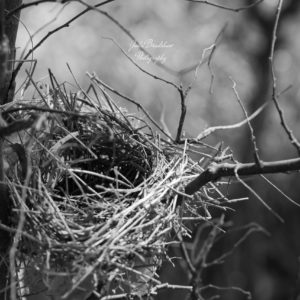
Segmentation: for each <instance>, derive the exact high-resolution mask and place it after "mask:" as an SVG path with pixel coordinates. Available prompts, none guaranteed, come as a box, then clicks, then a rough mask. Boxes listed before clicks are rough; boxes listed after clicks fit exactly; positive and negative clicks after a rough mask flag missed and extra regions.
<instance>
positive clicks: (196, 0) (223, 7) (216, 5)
mask: <svg viewBox="0 0 300 300" xmlns="http://www.w3.org/2000/svg"><path fill="white" fill-rule="evenodd" d="M185 1H187V2H196V3H199V4H206V5H210V6H214V7H217V8H221V9H225V10H230V11H234V12H240V11H243V10H246V9H249V8H251V7H253V6H255V5H257V4H259V3H261V2H263V1H264V0H256V1H255V2H253V3H251V4H249V5H247V6H242V7H238V8H232V7H227V6H223V5H220V4H216V3H212V2H209V1H205V0H185Z"/></svg>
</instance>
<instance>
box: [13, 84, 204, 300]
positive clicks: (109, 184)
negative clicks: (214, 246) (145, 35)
mask: <svg viewBox="0 0 300 300" xmlns="http://www.w3.org/2000/svg"><path fill="white" fill-rule="evenodd" d="M60 92H61V90H60ZM75 98H76V96H74V95H73V96H72V95H71V96H70V95H67V94H63V96H62V95H61V94H60V93H58V92H56V93H54V90H53V91H52V98H51V99H52V100H51V101H52V102H51V109H49V112H44V113H43V114H42V117H40V119H39V120H40V121H39V122H37V123H38V125H36V126H35V127H34V128H32V129H31V130H29V131H28V132H27V133H24V134H23V145H22V147H24V149H25V150H26V151H27V153H28V155H29V158H30V159H29V160H28V161H30V164H29V163H28V165H27V169H26V170H24V168H25V167H24V164H20V163H19V162H16V163H15V166H14V168H13V170H12V171H11V173H10V174H8V180H9V186H10V193H11V198H12V203H13V206H14V212H15V213H14V216H13V220H12V223H13V225H12V226H14V227H16V226H19V227H20V228H21V229H22V234H21V237H20V240H19V242H18V244H17V245H16V247H17V248H18V251H17V257H16V259H17V261H18V274H19V282H22V285H23V286H21V284H20V286H19V289H20V290H19V295H21V294H24V293H25V294H26V293H27V294H28V293H29V294H38V295H39V293H41V294H40V295H42V294H43V293H45V290H46V293H47V295H52V297H54V299H87V298H88V297H92V295H97V299H101V297H105V296H107V295H115V297H116V296H117V295H124V294H133V295H142V294H147V293H154V292H155V287H156V286H158V285H159V284H160V281H159V278H158V276H157V275H156V271H157V270H158V268H159V267H160V265H161V262H162V259H163V258H164V257H165V249H166V245H167V244H168V243H169V242H170V241H171V239H170V236H171V234H172V232H173V233H174V232H175V231H176V232H181V233H184V232H186V229H185V226H184V225H183V224H182V217H183V216H185V215H189V216H192V217H195V218H198V217H199V219H201V218H203V217H201V213H200V212H201V210H203V207H205V206H206V204H205V201H204V200H203V198H201V196H200V194H198V195H197V194H196V195H194V196H193V197H186V199H187V200H186V201H185V202H184V205H183V207H180V208H179V207H178V205H177V204H178V203H177V201H178V197H179V195H182V191H183V187H184V186H185V185H186V184H187V183H188V182H189V181H190V180H191V179H193V178H194V177H195V176H197V175H198V174H199V172H201V171H202V169H201V167H200V166H199V164H198V163H195V162H194V161H192V160H191V159H190V158H189V157H188V156H187V155H186V152H185V151H186V147H181V148H179V147H177V146H174V145H171V144H169V143H168V142H167V141H164V140H162V139H161V138H160V137H159V136H158V135H157V134H154V133H153V132H152V129H151V127H150V126H149V125H148V124H147V123H145V122H144V121H143V118H140V117H138V115H132V114H129V113H128V112H127V111H126V110H124V109H122V110H121V109H119V108H117V106H114V105H112V103H109V105H107V103H106V104H104V103H99V104H98V105H95V104H94V102H92V101H88V100H87V99H84V101H83V100H82V99H81V100H80V99H78V98H76V101H75V102H76V103H75V104H74V103H73V104H72V107H71V108H70V102H71V99H75ZM30 104H31V106H32V103H30ZM36 106H37V107H39V108H40V109H42V108H43V109H44V110H47V109H48V108H49V106H45V105H44V104H41V102H38V103H36ZM22 107H23V110H22V111H25V112H22V113H18V114H17V115H16V116H15V117H18V118H20V117H22V118H26V117H27V116H28V114H29V113H30V112H31V111H30V108H29V107H28V108H27V109H26V110H24V107H26V103H24V104H23V106H22ZM18 108H20V106H18ZM56 112H57V113H56ZM59 112H60V113H59ZM41 120H42V121H41ZM22 174H23V176H22ZM24 174H27V176H24ZM199 193H200V192H199ZM179 210H181V213H180V214H179ZM55 297H56V298H55ZM120 297H121V296H120ZM90 299H92V298H90Z"/></svg>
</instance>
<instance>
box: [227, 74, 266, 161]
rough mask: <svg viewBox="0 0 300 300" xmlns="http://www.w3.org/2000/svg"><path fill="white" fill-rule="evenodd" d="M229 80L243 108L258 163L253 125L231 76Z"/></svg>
mask: <svg viewBox="0 0 300 300" xmlns="http://www.w3.org/2000/svg"><path fill="white" fill-rule="evenodd" d="M229 78H230V80H231V81H232V83H233V86H232V89H233V92H234V94H235V97H236V99H237V101H238V103H239V105H240V106H241V108H242V110H243V113H244V115H245V118H246V120H247V124H248V127H249V130H250V134H251V141H252V145H253V150H254V159H255V162H256V163H257V164H258V165H260V158H259V154H258V147H257V143H256V137H255V134H254V130H253V127H252V125H251V123H250V121H249V117H248V113H247V110H246V108H245V106H244V104H243V102H242V100H241V98H240V95H239V93H238V91H237V89H236V82H235V81H234V80H233V79H232V78H231V77H229Z"/></svg>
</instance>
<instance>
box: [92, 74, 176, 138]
mask: <svg viewBox="0 0 300 300" xmlns="http://www.w3.org/2000/svg"><path fill="white" fill-rule="evenodd" d="M87 75H88V76H89V78H90V79H91V80H92V81H95V82H96V83H98V84H100V85H102V86H104V87H105V88H107V89H108V90H109V91H111V92H112V93H114V94H116V95H118V96H120V97H122V98H123V99H125V100H126V101H128V102H130V103H132V104H134V105H136V106H137V108H138V109H140V110H141V111H142V112H143V113H144V114H145V115H146V117H147V118H148V119H149V120H150V121H151V122H152V123H153V124H154V125H155V126H156V127H157V128H158V129H159V130H160V131H161V132H162V133H163V134H164V135H166V136H167V137H168V138H169V139H171V141H174V140H173V138H172V137H171V136H169V135H168V134H167V133H166V132H165V131H164V130H163V128H161V127H160V126H159V124H158V123H157V122H156V121H155V120H154V119H153V118H152V117H151V115H150V114H149V113H148V112H147V111H146V109H145V108H144V107H143V106H142V105H141V104H140V103H138V102H136V101H135V100H133V99H131V98H129V97H127V96H125V95H123V94H121V93H120V92H118V91H117V90H115V89H113V88H111V87H110V86H109V85H107V84H105V83H104V82H103V81H101V80H100V79H99V78H97V77H96V76H95V75H91V74H89V73H88V72H87Z"/></svg>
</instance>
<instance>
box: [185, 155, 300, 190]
mask: <svg viewBox="0 0 300 300" xmlns="http://www.w3.org/2000/svg"><path fill="white" fill-rule="evenodd" d="M237 167H238V170H237V174H238V175H239V176H249V175H259V174H271V173H286V172H291V171H299V169H300V158H292V159H286V160H278V161H271V162H263V161H261V166H259V165H257V164H256V163H245V164H242V163H222V164H216V163H213V164H211V165H210V166H209V167H208V168H207V169H206V170H205V171H204V172H203V173H201V174H200V175H199V176H198V177H197V178H196V179H194V180H193V181H191V182H190V183H189V184H188V185H187V186H186V187H185V193H186V194H188V195H192V194H194V193H196V192H197V191H198V190H199V189H200V188H201V187H203V186H204V185H206V184H207V183H209V182H211V181H216V180H218V179H220V178H221V177H231V176H235V170H236V168H237Z"/></svg>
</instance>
